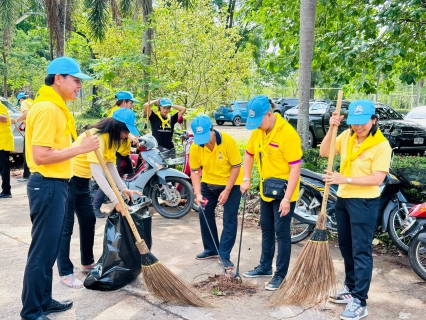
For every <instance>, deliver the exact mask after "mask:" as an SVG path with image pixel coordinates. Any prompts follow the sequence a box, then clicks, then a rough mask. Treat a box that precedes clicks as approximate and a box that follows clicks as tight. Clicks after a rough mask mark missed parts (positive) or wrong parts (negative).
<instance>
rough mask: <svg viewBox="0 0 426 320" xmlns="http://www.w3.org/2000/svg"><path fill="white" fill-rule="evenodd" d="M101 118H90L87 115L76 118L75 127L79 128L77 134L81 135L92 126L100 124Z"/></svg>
mask: <svg viewBox="0 0 426 320" xmlns="http://www.w3.org/2000/svg"><path fill="white" fill-rule="evenodd" d="M99 120H100V119H99V118H88V117H87V116H86V115H81V116H77V117H75V125H76V127H77V134H81V133H83V132H84V130H86V129H87V128H88V127H89V126H91V125H92V124H95V123H97V122H99Z"/></svg>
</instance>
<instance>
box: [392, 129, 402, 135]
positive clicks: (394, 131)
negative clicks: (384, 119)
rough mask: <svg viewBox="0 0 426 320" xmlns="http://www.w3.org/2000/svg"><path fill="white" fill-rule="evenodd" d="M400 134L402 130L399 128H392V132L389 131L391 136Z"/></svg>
mask: <svg viewBox="0 0 426 320" xmlns="http://www.w3.org/2000/svg"><path fill="white" fill-rule="evenodd" d="M401 134H402V130H401V129H394V130H393V131H392V132H391V136H394V137H395V136H399V135H401Z"/></svg>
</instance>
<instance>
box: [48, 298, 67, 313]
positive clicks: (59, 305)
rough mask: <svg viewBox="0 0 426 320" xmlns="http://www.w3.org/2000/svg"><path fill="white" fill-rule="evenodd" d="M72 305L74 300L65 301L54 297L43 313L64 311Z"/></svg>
mask: <svg viewBox="0 0 426 320" xmlns="http://www.w3.org/2000/svg"><path fill="white" fill-rule="evenodd" d="M71 307H72V301H70V300H66V301H64V302H59V301H56V300H53V299H52V303H51V304H50V306H49V307H48V308H45V309H43V314H44V315H48V314H49V313H54V312H63V311H67V310H68V309H71Z"/></svg>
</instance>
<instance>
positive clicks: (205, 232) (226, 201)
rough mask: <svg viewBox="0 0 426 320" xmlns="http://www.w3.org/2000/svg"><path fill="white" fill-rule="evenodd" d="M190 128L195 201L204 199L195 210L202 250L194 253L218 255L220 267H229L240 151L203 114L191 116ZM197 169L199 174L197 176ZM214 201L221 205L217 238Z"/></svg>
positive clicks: (203, 256)
mask: <svg viewBox="0 0 426 320" xmlns="http://www.w3.org/2000/svg"><path fill="white" fill-rule="evenodd" d="M191 128H192V131H193V133H194V143H193V144H192V145H191V149H190V151H189V157H190V165H191V180H192V185H193V186H194V192H195V196H196V203H197V204H200V202H202V201H203V198H204V199H207V201H208V202H207V204H206V206H205V208H204V210H203V209H200V210H199V219H200V228H201V237H202V240H203V246H204V251H203V252H202V253H200V254H198V255H197V256H196V259H198V260H203V259H211V258H217V257H218V255H219V256H220V260H221V263H222V265H223V267H224V268H226V269H233V268H234V264H233V263H232V262H231V260H230V255H231V251H232V248H233V247H234V244H235V239H236V236H237V227H238V219H237V218H238V207H239V205H240V200H241V191H240V187H239V185H240V184H241V182H242V178H243V175H242V174H243V172H242V170H241V162H242V159H241V155H240V151H239V149H238V146H237V143H236V142H235V140H234V139H233V138H232V137H231V136H230V135H228V134H227V133H224V132H218V131H216V130H213V124H212V122H211V120H210V118H209V117H208V116H206V115H199V116H197V117H195V119H194V120H192V123H191ZM201 170H202V178H200V171H201ZM218 204H219V205H223V230H222V235H221V236H220V241H219V238H218V233H217V226H216V218H215V208H216V206H217V205H218ZM202 210H203V211H204V215H205V218H206V219H207V221H208V225H207V223H206V219H205V218H204V216H203V212H202ZM209 228H210V230H211V232H212V234H213V236H212V235H211V234H210V231H209ZM212 237H213V238H212ZM216 249H218V250H219V252H217V250H216Z"/></svg>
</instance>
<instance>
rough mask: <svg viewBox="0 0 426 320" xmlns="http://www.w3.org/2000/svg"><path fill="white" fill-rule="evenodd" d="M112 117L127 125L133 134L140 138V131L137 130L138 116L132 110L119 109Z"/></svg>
mask: <svg viewBox="0 0 426 320" xmlns="http://www.w3.org/2000/svg"><path fill="white" fill-rule="evenodd" d="M112 117H113V118H114V119H115V120H118V121H121V122H123V123H125V124H126V126H127V129H129V131H130V133H131V134H133V135H134V136H138V137H139V136H140V133H139V131H138V129H136V115H135V113H134V112H133V111H132V110H131V109H129V108H118V109H117V110H116V111H114V113H113V114H112Z"/></svg>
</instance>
